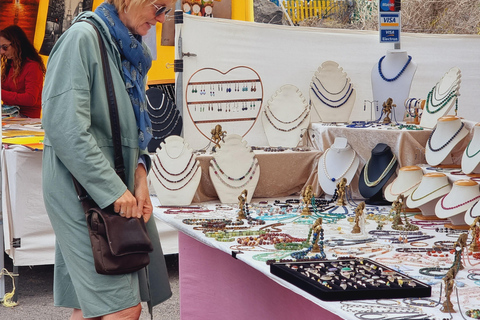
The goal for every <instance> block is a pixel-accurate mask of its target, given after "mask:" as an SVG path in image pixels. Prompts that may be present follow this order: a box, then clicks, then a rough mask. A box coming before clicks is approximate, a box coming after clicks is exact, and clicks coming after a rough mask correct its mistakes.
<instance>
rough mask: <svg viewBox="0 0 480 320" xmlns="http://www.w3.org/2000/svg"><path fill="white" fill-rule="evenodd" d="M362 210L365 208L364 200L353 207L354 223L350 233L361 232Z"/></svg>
mask: <svg viewBox="0 0 480 320" xmlns="http://www.w3.org/2000/svg"><path fill="white" fill-rule="evenodd" d="M363 210H365V201H362V202H360V204H359V205H358V206H357V207H356V208H355V225H354V226H353V229H352V233H361V232H362V230H361V228H360V220H361V219H362V218H363Z"/></svg>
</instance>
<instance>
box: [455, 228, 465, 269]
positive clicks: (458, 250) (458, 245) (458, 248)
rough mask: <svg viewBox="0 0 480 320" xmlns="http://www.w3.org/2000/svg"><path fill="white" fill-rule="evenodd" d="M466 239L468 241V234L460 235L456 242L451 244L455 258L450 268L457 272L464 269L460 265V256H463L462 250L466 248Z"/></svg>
mask: <svg viewBox="0 0 480 320" xmlns="http://www.w3.org/2000/svg"><path fill="white" fill-rule="evenodd" d="M467 239H468V233H462V234H460V235H459V236H458V239H457V241H455V243H454V244H453V248H454V250H455V252H454V254H455V258H454V260H453V264H452V268H454V267H455V268H456V269H457V271H456V272H458V270H463V269H464V268H465V267H464V266H463V263H462V254H463V249H464V248H465V247H466V246H467Z"/></svg>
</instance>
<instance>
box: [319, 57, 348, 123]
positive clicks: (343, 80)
mask: <svg viewBox="0 0 480 320" xmlns="http://www.w3.org/2000/svg"><path fill="white" fill-rule="evenodd" d="M355 98H356V91H355V89H354V88H353V85H352V83H351V82H350V78H348V77H347V74H346V73H345V72H344V71H343V68H341V67H340V66H339V65H338V63H336V62H334V61H325V62H324V63H322V65H321V66H320V67H319V68H318V70H317V71H316V72H315V74H314V75H313V78H312V82H311V83H310V101H311V102H312V106H313V108H314V109H315V111H316V114H318V116H319V117H320V119H321V121H322V122H348V121H349V120H350V114H351V113H352V110H353V105H354V104H355Z"/></svg>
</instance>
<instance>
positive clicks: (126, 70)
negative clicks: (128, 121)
mask: <svg viewBox="0 0 480 320" xmlns="http://www.w3.org/2000/svg"><path fill="white" fill-rule="evenodd" d="M95 13H96V14H97V15H98V16H99V17H100V18H101V19H102V20H103V21H104V22H105V24H106V25H107V26H108V29H109V31H110V34H111V35H112V38H113V39H114V40H115V42H116V44H117V48H118V51H120V54H121V55H122V69H123V74H124V79H125V88H126V89H127V92H128V95H129V96H130V100H131V101H132V106H133V111H134V113H135V118H136V120H137V126H138V145H139V147H140V149H146V148H147V146H148V143H149V142H150V139H151V138H152V125H151V123H150V118H149V116H148V113H147V102H146V98H145V86H144V79H145V77H146V76H147V72H148V70H149V69H150V67H151V66H152V57H151V56H150V52H148V51H147V50H145V49H144V48H143V46H142V37H141V36H138V35H133V34H132V33H131V32H130V31H129V30H128V29H127V27H126V26H125V25H124V24H123V22H122V21H121V20H120V18H119V17H118V12H117V10H116V9H115V7H114V6H113V5H111V4H108V3H102V4H101V5H99V6H98V7H97V9H96V10H95Z"/></svg>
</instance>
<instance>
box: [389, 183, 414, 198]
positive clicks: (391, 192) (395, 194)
mask: <svg viewBox="0 0 480 320" xmlns="http://www.w3.org/2000/svg"><path fill="white" fill-rule="evenodd" d="M420 182H421V181H418V182H417V183H415V184H414V185H413V186H411V187H410V188H408V189H406V190H403V191H400V192H399V193H393V191H392V187H393V184H394V183H395V181H393V183H392V184H390V188H389V192H390V194H391V195H393V196H398V195H401V194H404V193H405V192H407V191H408V190H410V189H413V188H415V187H416V186H418V185H419V184H420Z"/></svg>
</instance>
